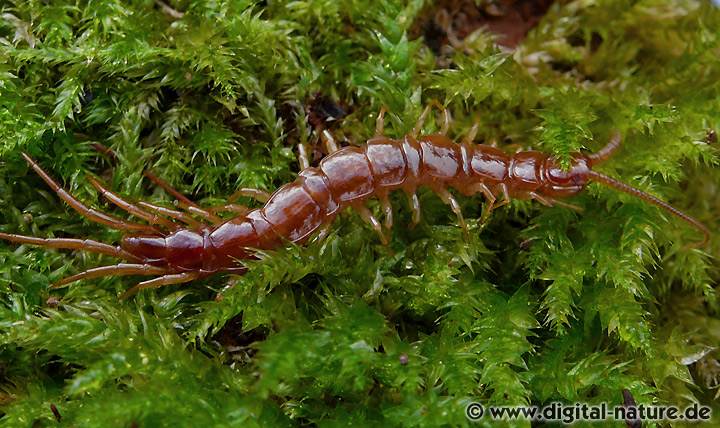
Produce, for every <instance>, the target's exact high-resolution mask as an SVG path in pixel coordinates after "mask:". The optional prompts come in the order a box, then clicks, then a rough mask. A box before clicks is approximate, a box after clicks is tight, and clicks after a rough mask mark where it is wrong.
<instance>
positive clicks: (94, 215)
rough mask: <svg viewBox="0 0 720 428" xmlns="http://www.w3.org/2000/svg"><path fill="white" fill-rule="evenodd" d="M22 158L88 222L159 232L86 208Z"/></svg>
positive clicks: (23, 155) (28, 159) (116, 227)
mask: <svg viewBox="0 0 720 428" xmlns="http://www.w3.org/2000/svg"><path fill="white" fill-rule="evenodd" d="M22 157H23V158H25V160H26V161H27V163H28V165H30V167H31V168H32V169H33V170H34V171H35V172H36V173H37V175H39V176H40V178H42V179H43V181H45V183H47V185H48V186H50V188H51V189H52V190H53V191H54V192H55V193H56V194H57V195H58V197H59V198H60V199H62V200H63V201H65V203H66V204H68V205H70V207H71V208H72V209H74V210H75V211H77V212H78V213H79V214H80V215H82V216H83V217H85V218H87V219H88V220H92V221H94V222H96V223H100V224H104V225H106V226H108V227H112V228H113V229H118V230H138V231H144V232H152V233H158V232H159V231H158V230H157V229H156V228H154V227H152V226H148V225H145V224H139V223H131V222H127V221H124V220H121V219H119V218H116V217H113V216H111V215H109V214H105V213H104V212H101V211H98V210H96V209H94V208H90V207H88V206H86V205H85V204H83V203H82V202H80V201H79V200H78V199H77V198H75V197H74V196H73V195H71V194H70V193H69V192H68V191H67V190H65V189H63V188H62V187H60V185H59V184H58V183H57V182H55V180H53V178H52V177H50V175H49V174H48V173H47V172H45V171H44V170H43V169H42V168H41V167H40V165H38V164H37V162H35V161H34V160H33V158H31V157H30V156H29V155H28V154H27V153H22Z"/></svg>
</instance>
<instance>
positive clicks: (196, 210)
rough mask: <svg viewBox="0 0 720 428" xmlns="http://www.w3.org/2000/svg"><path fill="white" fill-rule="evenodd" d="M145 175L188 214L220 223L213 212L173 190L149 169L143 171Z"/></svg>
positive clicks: (219, 219) (213, 222)
mask: <svg viewBox="0 0 720 428" xmlns="http://www.w3.org/2000/svg"><path fill="white" fill-rule="evenodd" d="M143 174H144V175H145V177H147V178H148V179H149V180H150V181H152V182H153V183H154V184H155V185H157V186H158V187H160V188H162V189H163V190H165V191H166V192H168V193H169V194H170V195H172V196H173V197H174V198H175V199H176V200H177V201H178V205H179V206H180V208H182V209H183V210H185V211H187V212H188V213H190V214H195V215H198V216H200V217H202V218H204V219H205V220H207V221H209V222H210V223H212V224H220V223H222V222H223V220H222V219H221V218H220V217H218V216H216V215H215V214H212V213H210V212H208V211H207V210H204V209H203V208H202V207H200V206H199V205H198V204H196V203H195V202H193V201H191V200H190V199H189V198H188V197H187V196H185V195H183V194H182V193H180V192H179V191H177V190H175V188H173V187H172V186H171V185H170V183H168V182H167V181H165V180H163V179H162V178H160V177H158V176H156V175H155V174H153V173H152V172H150V171H145V172H144V173H143Z"/></svg>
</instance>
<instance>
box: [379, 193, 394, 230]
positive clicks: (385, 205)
mask: <svg viewBox="0 0 720 428" xmlns="http://www.w3.org/2000/svg"><path fill="white" fill-rule="evenodd" d="M378 199H380V205H381V206H382V209H383V212H384V213H385V220H384V222H383V226H385V229H388V230H390V229H391V228H392V225H393V210H392V205H391V204H390V199H389V198H388V195H387V193H382V194H380V195H378Z"/></svg>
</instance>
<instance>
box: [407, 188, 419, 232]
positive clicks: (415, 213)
mask: <svg viewBox="0 0 720 428" xmlns="http://www.w3.org/2000/svg"><path fill="white" fill-rule="evenodd" d="M407 195H408V201H409V202H410V209H412V220H411V222H412V223H411V224H412V226H417V225H418V224H420V215H421V213H420V199H418V196H417V193H415V192H412V193H408V194H407Z"/></svg>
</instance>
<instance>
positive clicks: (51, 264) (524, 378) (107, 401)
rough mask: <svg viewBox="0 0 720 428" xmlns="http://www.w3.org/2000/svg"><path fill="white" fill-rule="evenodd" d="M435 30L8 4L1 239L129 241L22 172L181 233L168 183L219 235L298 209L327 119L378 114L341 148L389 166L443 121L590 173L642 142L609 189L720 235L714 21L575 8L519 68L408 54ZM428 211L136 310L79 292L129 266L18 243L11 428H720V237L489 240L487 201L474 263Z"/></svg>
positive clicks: (3, 283)
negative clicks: (269, 195) (286, 188)
mask: <svg viewBox="0 0 720 428" xmlns="http://www.w3.org/2000/svg"><path fill="white" fill-rule="evenodd" d="M481 3H482V2H481ZM427 13H429V12H428V5H426V4H425V2H423V1H421V0H415V1H411V2H399V1H383V2H376V1H369V0H350V1H336V0H308V1H292V2H273V1H271V2H260V3H259V4H253V3H252V2H245V1H215V2H203V1H185V0H178V1H171V2H169V3H168V4H167V5H166V4H164V3H162V2H153V1H150V0H144V1H133V2H125V1H120V0H97V1H92V2H83V1H68V0H58V1H53V2H42V1H15V2H12V1H11V2H9V3H4V5H3V6H2V15H1V17H0V56H1V57H2V58H3V61H1V64H0V213H1V217H0V230H1V231H4V232H14V233H22V234H28V235H34V236H46V237H50V236H68V237H87V238H92V239H97V240H100V241H104V242H113V241H116V240H117V239H118V237H119V236H120V235H119V233H118V232H115V231H111V230H108V229H107V228H104V227H101V226H98V225H95V224H91V223H89V222H87V221H85V220H83V219H82V218H81V217H80V216H78V215H77V214H76V213H74V212H72V211H71V210H69V209H68V208H67V207H66V206H64V205H63V204H62V203H61V201H59V200H58V198H57V197H55V196H54V195H53V194H52V192H50V191H49V190H48V189H47V187H46V186H44V184H43V183H42V182H41V181H40V179H39V178H38V177H37V176H35V175H34V174H33V173H32V171H29V169H28V167H27V166H26V164H25V163H24V161H23V160H22V158H21V157H20V155H19V154H20V152H21V151H27V152H29V153H30V154H31V155H33V156H34V157H35V158H36V159H37V160H38V161H39V162H40V163H41V164H42V165H43V166H44V167H45V168H46V169H47V170H49V171H50V172H52V174H53V175H54V176H56V177H58V178H59V179H60V180H61V181H62V182H63V183H64V184H65V185H66V186H67V187H68V188H69V190H70V191H72V193H74V194H76V195H77V196H78V197H79V198H81V199H82V200H84V201H87V202H89V203H93V204H97V205H98V206H100V207H102V208H103V209H106V210H109V211H115V210H114V209H113V208H111V207H109V206H107V204H105V203H104V202H101V201H99V198H98V195H97V193H96V192H95V191H94V190H93V188H92V187H91V185H90V184H89V183H88V182H87V180H85V178H84V177H85V176H86V175H87V174H95V175H97V176H100V177H101V178H103V179H104V180H106V181H107V182H108V183H110V185H111V187H112V188H113V189H115V190H117V191H118V192H119V193H121V194H123V195H125V196H127V197H129V198H135V199H142V200H148V201H152V202H156V203H162V202H167V201H169V200H170V199H169V197H168V195H166V194H165V193H163V192H162V191H161V190H159V189H156V188H154V187H152V186H150V185H149V184H148V183H147V181H144V180H143V178H142V172H143V171H144V170H148V169H151V170H152V171H154V172H155V173H156V174H157V175H159V176H161V177H163V178H165V179H166V180H168V181H169V182H170V183H171V184H172V185H174V186H176V187H177V188H179V189H180V190H181V191H183V192H185V193H186V194H188V195H191V196H192V197H193V198H195V199H197V200H198V201H199V202H200V203H202V204H203V205H212V204H217V203H221V202H223V201H224V198H225V197H226V196H228V195H230V194H231V193H232V192H233V189H236V188H238V187H240V186H250V187H257V188H261V189H266V190H273V189H275V188H276V187H277V186H279V185H281V184H282V183H285V182H288V181H290V180H292V179H293V177H294V175H295V174H296V173H297V171H298V164H297V161H296V159H295V156H294V154H293V150H294V147H295V145H296V144H297V143H298V142H308V143H310V144H312V143H313V142H314V141H315V139H316V135H315V133H313V132H312V130H311V127H310V126H309V125H308V124H307V120H306V110H305V105H306V104H308V103H310V101H311V100H312V99H313V98H314V97H315V96H316V94H317V93H318V92H320V93H322V94H323V95H324V96H325V97H328V98H329V99H331V100H334V101H337V102H339V103H341V104H342V105H343V106H345V108H346V109H347V111H348V113H349V114H348V115H347V116H345V117H344V118H342V120H341V121H337V122H336V123H335V125H334V127H333V132H334V133H335V134H336V135H337V137H338V138H339V139H341V140H342V141H343V144H362V142H363V141H364V140H365V139H366V138H368V137H369V136H371V135H372V134H373V130H374V121H375V117H376V115H377V112H378V110H379V109H380V107H381V106H387V107H388V108H389V109H390V112H391V114H390V115H389V116H388V118H387V133H388V135H390V136H393V137H395V136H400V135H402V134H404V133H406V132H408V131H409V130H410V129H411V128H412V127H413V125H414V123H415V120H416V118H417V116H418V114H419V113H420V111H421V110H422V108H423V107H424V105H425V104H426V103H427V102H428V100H430V99H439V100H441V101H442V102H444V103H445V104H446V105H448V106H449V108H450V111H451V112H452V115H453V117H454V124H453V127H452V130H451V133H452V136H453V137H458V138H459V137H461V136H462V135H464V133H466V132H467V130H468V129H469V128H470V127H471V126H472V124H473V123H474V122H475V121H477V120H478V119H479V121H480V132H479V135H478V141H493V140H494V141H498V142H499V143H500V145H501V147H506V148H507V150H514V148H516V147H526V148H529V147H532V148H536V149H539V150H543V151H547V152H551V153H553V154H555V155H557V156H559V157H560V158H562V159H568V154H569V153H570V152H572V151H576V150H579V149H583V148H584V149H588V150H596V149H598V148H599V147H601V146H602V145H603V144H604V142H605V141H606V140H607V138H608V136H609V135H610V133H611V131H612V130H614V129H618V130H620V131H621V132H622V134H623V135H624V146H623V149H622V151H621V152H620V153H619V154H618V155H617V156H616V157H614V158H613V159H612V161H610V162H608V163H607V165H604V166H603V167H602V171H603V172H606V173H607V174H610V175H613V176H615V177H618V178H620V179H622V180H624V181H626V182H628V183H631V184H633V185H634V186H637V187H639V188H642V189H644V190H646V191H649V192H651V193H653V194H656V195H658V196H659V197H661V198H663V199H664V200H668V201H671V202H672V203H673V204H674V205H675V206H677V207H678V208H681V209H683V210H686V211H687V212H688V213H691V214H692V215H694V216H696V217H697V218H699V219H700V220H702V221H703V222H705V223H706V224H707V225H708V226H709V227H710V229H711V230H713V231H716V230H718V225H719V224H720V217H719V215H718V213H720V169H718V160H719V157H718V146H717V144H718V143H717V142H716V141H713V139H712V138H708V137H707V136H708V131H709V130H717V129H720V115H719V114H718V112H719V111H720V11H719V10H718V9H717V8H715V7H714V6H712V4H711V3H710V2H708V1H696V0H671V1H665V0H663V1H659V0H638V1H630V0H607V1H601V0H597V1H594V0H582V1H581V0H577V1H572V2H560V3H557V4H555V5H553V6H552V7H551V8H550V9H549V11H548V13H547V14H546V15H545V16H544V17H543V19H542V20H541V21H540V23H539V25H538V26H537V27H536V28H535V29H533V30H532V31H531V32H530V34H529V35H528V37H527V38H526V39H525V40H524V41H523V42H522V43H521V44H520V45H519V46H518V48H517V50H516V51H515V52H514V53H513V54H510V53H507V52H505V51H501V50H499V49H498V48H497V47H496V46H495V45H494V44H493V43H492V35H490V34H488V33H483V32H479V33H474V34H473V35H472V36H471V37H468V38H466V39H465V41H464V45H463V46H456V47H455V48H454V49H448V48H447V47H446V48H445V49H443V50H442V51H435V50H433V49H431V48H430V47H428V45H427V44H425V43H424V40H423V38H417V39H411V38H410V37H409V36H408V34H411V33H412V32H411V31H410V30H411V28H412V26H413V23H415V22H417V21H418V19H421V18H422V19H426V17H427V16H426V15H423V14H427ZM434 126H435V125H434V124H433V123H432V121H431V122H430V123H429V124H428V126H427V129H426V131H428V132H430V131H432V130H433V127H434ZM95 143H101V144H104V145H106V146H108V147H110V148H111V149H112V150H113V151H114V152H115V153H116V155H117V157H116V159H114V160H112V159H108V158H107V157H105V156H103V155H101V154H100V153H98V151H96V150H95V149H94V148H93V144H95ZM400 196H401V195H396V197H395V198H394V199H393V206H394V208H395V211H396V213H397V218H396V227H395V228H394V229H393V234H392V241H391V243H390V245H388V246H382V245H380V244H379V242H378V239H377V237H376V236H375V235H374V234H373V233H372V231H371V230H370V229H369V228H368V227H367V226H365V225H363V223H362V222H361V221H360V219H359V218H358V217H357V216H356V215H355V214H353V213H348V214H345V215H342V216H341V218H339V219H338V220H337V221H336V223H335V224H334V225H333V229H332V232H331V234H330V236H329V237H328V239H327V240H325V241H323V242H320V243H315V244H311V245H309V246H307V247H303V248H287V249H280V250H278V251H276V252H271V253H269V254H267V257H265V258H264V259H263V260H259V261H254V262H251V263H250V271H249V273H248V274H247V275H245V276H241V277H233V276H222V275H221V276H215V277H211V278H208V279H205V280H201V281H194V282H193V283H192V284H190V285H187V286H180V287H166V288H164V289H160V290H153V291H149V292H143V293H141V294H140V295H138V296H137V297H135V298H134V299H132V300H129V301H118V299H117V296H118V294H119V293H120V292H121V291H122V290H125V289H127V288H128V287H130V286H132V285H134V284H135V283H136V282H137V279H136V278H105V279H98V280H92V281H86V282H83V283H78V284H73V285H72V286H70V287H67V288H65V289H60V290H55V289H50V288H49V286H50V284H52V282H53V281H56V280H58V279H60V278H62V277H63V276H65V275H68V274H70V273H74V272H77V271H80V270H82V269H86V268H89V267H94V266H98V265H101V264H107V263H108V260H107V259H106V258H104V257H99V256H96V255H89V254H84V253H73V252H57V251H49V250H45V249H39V248H32V247H27V246H23V247H17V246H14V245H9V244H6V243H0V301H1V302H2V303H1V305H0V382H1V386H0V415H2V416H0V423H2V425H3V426H28V427H29V426H33V427H36V426H53V425H56V424H57V422H56V420H55V417H54V416H53V413H52V412H51V410H50V406H51V404H53V405H55V406H56V407H57V409H58V411H59V412H60V414H61V415H62V422H61V425H66V426H103V427H106V426H123V427H127V426H138V427H144V426H232V425H241V426H285V425H315V424H317V425H321V426H343V425H350V424H351V423H352V424H355V425H360V426H363V425H365V426H367V425H377V426H428V427H430V426H440V425H451V426H455V425H457V426H463V425H469V422H468V421H467V420H466V418H465V413H464V408H465V405H466V404H467V403H468V402H470V401H472V400H477V401H481V402H483V403H486V404H488V403H493V404H537V405H541V404H546V403H549V402H552V401H563V402H568V403H573V402H576V401H583V402H600V401H606V402H608V403H610V404H611V405H616V404H620V403H621V402H622V394H621V391H622V390H623V389H627V390H629V391H630V392H631V393H632V395H633V396H634V397H635V400H636V401H637V402H638V403H656V404H674V405H680V406H683V405H685V404H687V403H689V402H691V401H693V400H697V401H699V402H701V403H704V404H711V405H713V406H714V410H715V414H716V416H715V418H716V419H715V421H717V417H718V415H720V413H719V412H720V407H719V406H718V404H717V403H718V402H717V393H718V383H719V382H720V365H719V363H718V359H719V358H720V353H719V351H718V350H717V349H715V347H717V345H718V343H720V318H719V317H718V311H719V310H720V307H719V305H718V299H717V292H718V290H717V286H718V278H719V274H718V269H717V257H718V256H719V255H720V239H718V237H717V236H716V235H714V236H713V238H712V240H711V242H710V245H709V246H708V247H706V248H703V249H695V250H688V249H686V248H684V246H685V245H686V244H688V243H691V242H693V241H695V240H698V239H699V236H698V235H697V233H695V232H694V231H693V230H692V229H690V228H688V227H687V226H686V225H685V224H684V223H682V222H680V221H678V220H677V219H675V218H668V216H667V215H665V214H663V213H662V212H660V211H659V210H657V209H656V208H654V207H651V206H648V205H647V204H645V203H643V201H641V200H638V199H635V198H632V197H630V196H627V195H622V194H618V193H617V192H615V191H613V190H609V189H605V188H602V187H600V186H598V185H591V186H590V187H589V188H588V189H587V191H586V192H584V193H583V194H582V195H580V196H578V197H576V198H573V200H572V201H571V202H572V203H574V204H577V205H580V206H582V207H583V208H584V211H583V212H582V213H575V212H573V211H571V210H568V209H566V208H562V207H556V208H546V207H542V206H539V205H538V204H535V203H530V202H526V201H515V202H513V203H512V204H511V206H510V207H509V208H504V209H500V210H497V211H496V212H495V213H493V216H492V218H491V219H490V221H489V222H487V223H486V224H481V223H480V222H479V220H478V219H479V218H480V214H481V209H482V198H481V197H475V198H461V199H460V201H461V204H462V206H463V209H464V211H465V216H466V218H468V219H469V225H470V234H469V237H467V238H465V237H463V233H462V231H461V230H460V229H459V228H458V227H457V225H456V224H455V223H456V222H455V219H454V216H453V214H452V213H451V211H450V210H449V209H448V208H447V207H445V206H444V205H443V204H442V202H441V201H440V200H439V199H438V198H437V197H436V196H435V195H434V194H432V193H431V192H423V193H421V203H422V206H423V219H422V222H421V224H420V225H419V226H418V227H415V228H413V229H410V228H408V227H407V225H408V224H409V223H410V221H409V220H410V210H409V209H408V206H407V204H406V202H405V200H404V199H403V198H401V197H400ZM244 202H247V203H250V204H251V203H252V202H251V201H244ZM371 207H372V208H373V209H377V207H376V206H375V205H372V204H371ZM216 296H220V297H221V298H216ZM519 425H520V426H529V423H522V424H519ZM623 425H624V423H618V426H623Z"/></svg>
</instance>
